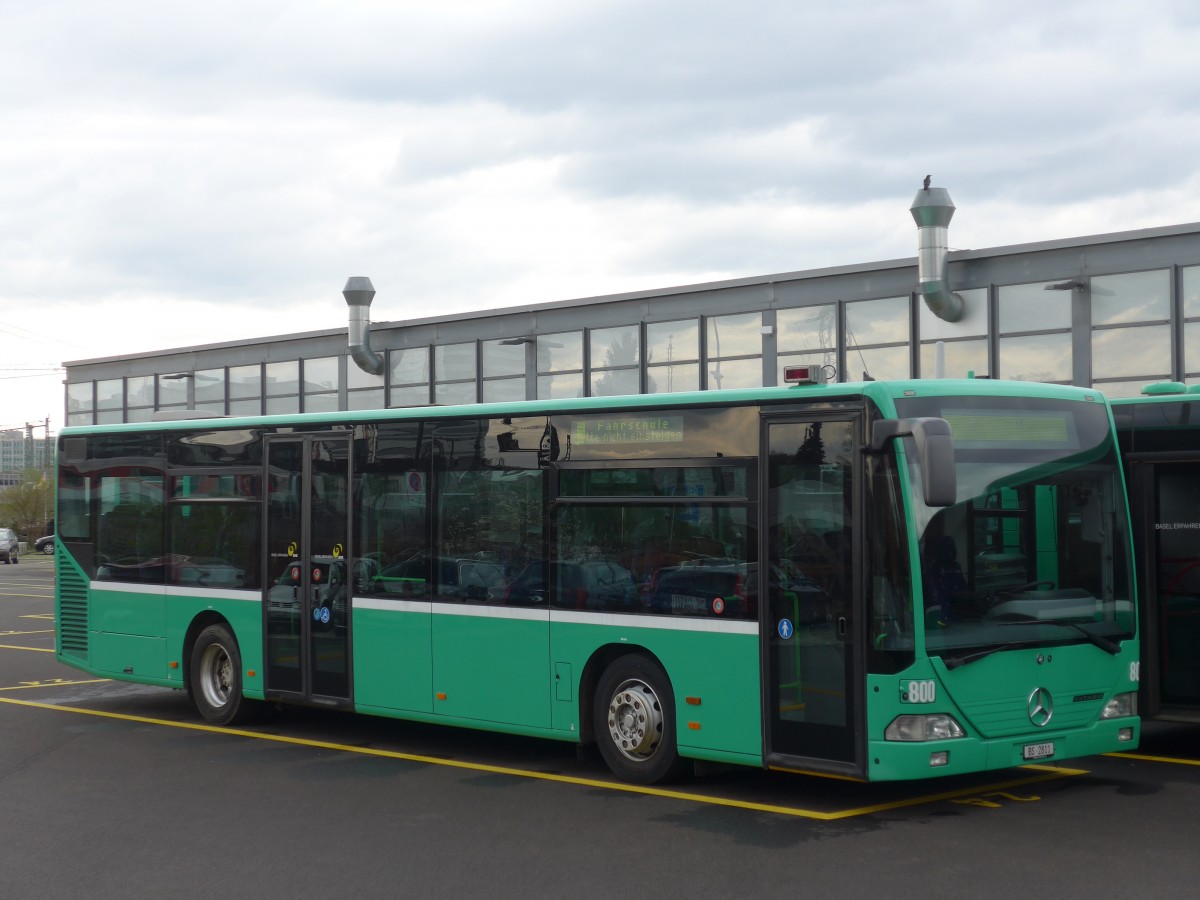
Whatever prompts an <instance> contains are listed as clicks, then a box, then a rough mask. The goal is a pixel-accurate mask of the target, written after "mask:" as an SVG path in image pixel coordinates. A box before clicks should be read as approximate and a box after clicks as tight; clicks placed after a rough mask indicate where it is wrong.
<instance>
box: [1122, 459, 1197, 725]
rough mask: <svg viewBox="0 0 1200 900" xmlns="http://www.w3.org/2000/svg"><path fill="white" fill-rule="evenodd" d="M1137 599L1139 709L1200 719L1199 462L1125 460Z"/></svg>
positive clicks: (1148, 713)
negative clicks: (1131, 462)
mask: <svg viewBox="0 0 1200 900" xmlns="http://www.w3.org/2000/svg"><path fill="white" fill-rule="evenodd" d="M1132 476H1133V477H1132V485H1131V487H1132V502H1131V504H1130V505H1131V508H1132V513H1133V518H1134V523H1135V528H1136V529H1137V532H1136V534H1137V543H1138V544H1139V547H1138V551H1139V554H1140V559H1139V563H1140V564H1139V566H1138V570H1139V576H1140V579H1141V584H1140V586H1139V587H1140V590H1141V594H1142V596H1141V602H1142V622H1141V628H1142V634H1143V635H1144V639H1143V650H1142V709H1141V710H1140V711H1141V713H1142V715H1143V716H1146V717H1147V718H1161V719H1172V720H1177V721H1186V722H1196V721H1200V513H1198V512H1197V510H1200V462H1196V461H1178V462H1176V461H1170V462H1144V463H1143V462H1139V463H1137V464H1136V465H1134V466H1133V468H1132Z"/></svg>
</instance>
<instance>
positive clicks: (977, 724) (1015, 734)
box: [867, 640, 1141, 781]
mask: <svg viewBox="0 0 1200 900" xmlns="http://www.w3.org/2000/svg"><path fill="white" fill-rule="evenodd" d="M1039 660H1040V662H1039ZM1137 660H1138V645H1137V641H1136V640H1133V641H1124V642H1122V644H1121V652H1120V653H1118V654H1117V655H1115V656H1112V655H1109V654H1108V653H1107V652H1105V651H1103V650H1101V649H1100V648H1098V647H1094V646H1092V645H1091V644H1078V645H1067V646H1061V647H1053V646H1052V647H1030V648H1027V649H1013V650H1008V651H1002V652H1000V653H996V654H993V655H991V656H988V657H985V658H983V659H980V660H978V661H977V662H973V663H969V664H968V665H965V666H961V667H959V668H957V669H953V670H947V669H946V667H945V665H944V664H943V663H942V661H941V659H940V658H938V657H933V658H930V659H923V660H918V661H917V662H916V663H915V664H914V665H913V666H911V667H910V668H909V669H908V670H906V671H905V672H903V673H901V674H898V675H869V676H867V733H868V735H869V736H870V739H869V741H868V748H867V752H868V761H869V767H868V778H869V779H870V780H871V781H892V780H900V779H913V778H928V777H931V776H938V777H942V776H946V775H957V774H965V773H969V772H979V771H987V770H993V769H1007V768H1012V767H1013V766H1021V765H1028V764H1029V761H1028V760H1026V759H1025V758H1024V757H1023V756H1022V752H1023V750H1024V748H1025V747H1026V746H1028V745H1030V744H1038V743H1045V742H1053V744H1054V749H1055V752H1054V755H1053V756H1051V757H1048V758H1045V759H1039V760H1037V762H1038V763H1040V764H1054V763H1055V762H1057V761H1059V760H1063V759H1069V758H1078V757H1081V756H1091V755H1094V754H1097V753H1111V752H1114V751H1118V750H1128V749H1131V748H1133V747H1136V746H1137V742H1138V740H1139V739H1140V732H1141V725H1140V720H1139V719H1138V718H1137V717H1136V716H1130V717H1125V718H1116V719H1101V718H1100V713H1101V711H1102V710H1103V709H1104V706H1105V704H1106V703H1107V702H1108V701H1109V700H1110V699H1111V698H1112V697H1113V695H1114V694H1119V693H1125V692H1130V691H1136V690H1137V689H1138V682H1137V681H1135V680H1134V678H1135V677H1136V673H1137ZM913 682H932V683H933V685H934V693H933V697H932V699H931V700H930V701H929V702H926V703H918V702H910V701H909V700H907V699H905V697H906V695H908V696H910V697H911V696H913V694H914V692H913V691H912V689H911V688H912V683H913ZM1039 688H1044V689H1046V690H1048V691H1049V692H1050V694H1051V696H1052V697H1053V698H1054V713H1053V715H1052V716H1051V719H1050V721H1049V722H1047V723H1046V725H1044V726H1043V727H1040V728H1039V727H1037V726H1035V725H1033V724H1032V722H1031V721H1030V719H1029V708H1028V702H1029V698H1030V696H1031V695H1032V694H1033V693H1034V691H1035V690H1037V689H1039ZM923 712H928V713H949V714H951V715H953V716H954V717H955V719H956V720H957V721H958V722H959V724H961V725H962V727H963V729H964V731H965V732H966V737H963V738H954V739H947V740H940V741H924V742H913V743H902V742H898V741H885V740H880V739H879V738H880V737H881V736H882V735H883V734H884V731H885V730H886V729H887V726H888V725H889V724H890V723H891V722H892V721H893V720H894V719H895V718H896V717H897V716H900V715H905V714H908V715H915V714H920V713H923ZM1122 728H1132V729H1133V734H1132V740H1124V741H1123V740H1121V739H1120V738H1119V737H1118V731H1119V730H1120V729H1122ZM939 751H945V752H947V753H948V754H949V762H948V764H947V765H945V766H939V767H936V768H932V767H931V766H930V755H931V754H933V753H936V752H939Z"/></svg>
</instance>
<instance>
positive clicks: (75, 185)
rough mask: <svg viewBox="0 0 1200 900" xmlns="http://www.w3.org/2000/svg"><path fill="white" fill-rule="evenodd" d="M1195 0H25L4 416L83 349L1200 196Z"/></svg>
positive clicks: (1135, 223)
mask: <svg viewBox="0 0 1200 900" xmlns="http://www.w3.org/2000/svg"><path fill="white" fill-rule="evenodd" d="M1198 46H1200V4H1197V3H1195V0H1137V2H1133V0H1129V2H1121V0H1087V2H1082V0H1056V2H1054V3H1046V2H1045V0H1007V2H1005V3H997V2H995V0H987V2H977V0H955V2H941V0H909V2H907V3H895V2H882V0H841V2H839V3H817V2H812V0H759V2H755V0H739V2H732V0H731V2H707V0H636V2H634V0H438V2H433V0H419V2H412V0H309V2H305V0H287V2H282V0H237V2H232V0H207V2H205V3H189V4H184V3H179V2H171V0H105V2H96V0H0V129H2V130H0V301H2V304H3V306H2V308H3V310H4V314H3V316H2V318H0V427H3V426H10V425H22V424H23V423H24V422H26V421H34V422H41V421H42V420H43V419H44V418H45V417H46V416H50V418H51V427H52V429H57V428H58V427H59V426H60V425H61V418H62V400H61V391H62V388H61V383H60V382H61V379H62V373H61V372H52V371H51V372H42V373H39V372H38V371H37V370H38V369H39V368H41V369H47V368H50V367H54V366H57V365H59V364H60V363H61V362H62V361H63V360H76V359H88V358H92V357H99V356H112V355H119V354H121V353H125V352H138V351H145V350H156V349H165V348H168V347H178V346H187V345H191V344H200V343H208V342H212V341H219V340H229V339H236V338H247V337H259V336H264V335H271V334H283V333H290V332H297V331H308V330H313V329H321V328H330V327H338V326H341V325H342V324H343V323H344V321H345V306H344V303H343V301H342V298H341V294H340V291H341V288H342V285H343V284H344V282H345V279H346V277H347V276H349V275H358V274H361V275H369V276H370V277H371V278H372V279H373V281H374V283H375V287H376V289H377V290H378V294H377V296H376V299H375V304H374V307H373V309H372V317H373V318H374V319H375V320H376V321H396V320H403V319H405V318H410V317H423V316H427V315H431V314H435V313H440V312H450V311H458V310H470V309H482V308H491V307H502V306H506V305H512V304H517V303H536V302H543V301H555V300H568V299H571V298H575V297H584V296H593V295H596V294H605V293H612V292H617V291H624V290H635V289H646V288H655V287H662V286H667V285H675V284H686V283H694V282H700V281H709V280H713V279H719V278H726V277H739V276H744V275H757V274H766V273H770V272H785V271H793V270H798V269H806V268H815V267H822V266H835V265H846V264H852V263H859V262H867V261H872V260H880V259H892V258H897V257H911V256H914V255H915V252H916V251H915V228H914V226H913V224H912V220H911V218H910V216H909V214H908V206H909V204H910V203H911V201H912V199H913V196H914V194H915V191H916V189H917V187H918V186H919V185H920V182H921V179H922V178H923V177H924V175H925V174H926V173H932V174H933V176H934V182H935V184H938V185H940V186H944V187H947V188H949V189H950V191H951V193H952V196H953V197H954V200H955V203H956V204H957V206H958V213H957V215H956V217H955V221H954V224H953V226H952V229H951V245H952V246H953V247H956V248H967V247H975V248H979V247H989V246H999V245H1004V244H1011V243H1023V242H1026V241H1035V240H1044V239H1050V238H1060V237H1069V236H1074V235H1083V234H1093V233H1100V232H1105V231H1120V230H1125V229H1130V228H1140V227H1149V226H1155V225H1169V224H1177V223H1180V222H1192V221H1197V220H1200V208H1198V207H1200V174H1198V169H1197V161H1198V160H1200V53H1197V51H1196V48H1197V47H1198Z"/></svg>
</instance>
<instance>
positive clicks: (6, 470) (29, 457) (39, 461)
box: [0, 425, 53, 487]
mask: <svg viewBox="0 0 1200 900" xmlns="http://www.w3.org/2000/svg"><path fill="white" fill-rule="evenodd" d="M41 428H42V426H40V425H39V426H38V431H39V432H40V431H41ZM52 462H53V451H47V447H46V440H45V436H44V434H42V433H38V434H36V436H31V434H30V433H29V432H27V431H25V430H24V429H20V428H11V429H9V430H7V431H0V487H8V486H10V485H14V484H17V483H18V482H19V481H20V480H21V474H22V473H23V472H25V471H26V470H27V469H41V470H43V471H44V470H46V469H47V468H48V466H49V464H50V463H52Z"/></svg>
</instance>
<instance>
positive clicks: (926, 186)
mask: <svg viewBox="0 0 1200 900" xmlns="http://www.w3.org/2000/svg"><path fill="white" fill-rule="evenodd" d="M932 177H933V176H932V175H926V176H925V190H929V182H930V179H931V178H932Z"/></svg>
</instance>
